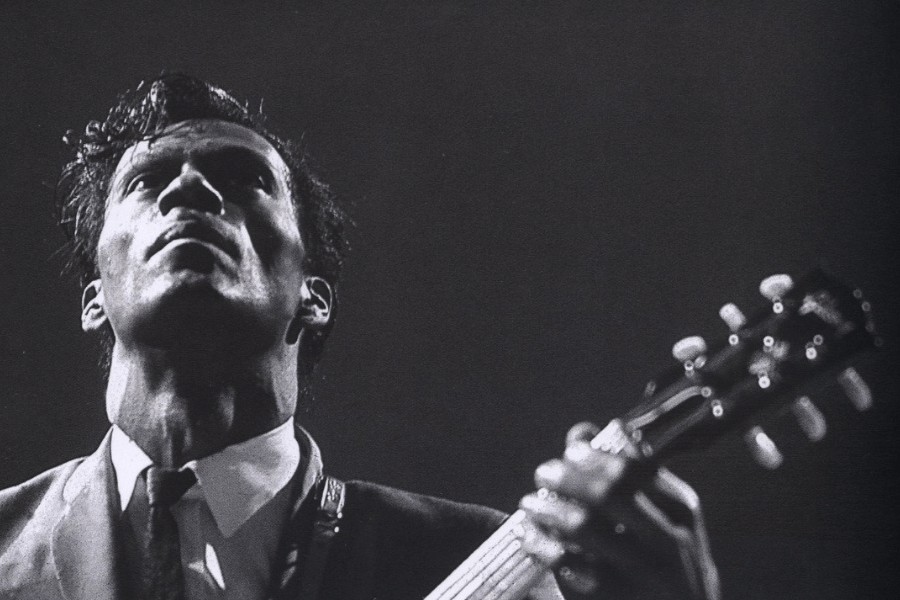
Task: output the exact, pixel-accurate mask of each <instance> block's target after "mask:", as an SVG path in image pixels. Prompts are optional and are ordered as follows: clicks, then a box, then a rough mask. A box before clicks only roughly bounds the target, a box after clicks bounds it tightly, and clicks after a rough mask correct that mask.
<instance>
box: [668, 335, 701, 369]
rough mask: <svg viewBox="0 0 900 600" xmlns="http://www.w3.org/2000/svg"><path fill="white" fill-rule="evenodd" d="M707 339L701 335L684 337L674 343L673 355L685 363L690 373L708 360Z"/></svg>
mask: <svg viewBox="0 0 900 600" xmlns="http://www.w3.org/2000/svg"><path fill="white" fill-rule="evenodd" d="M706 350H707V348H706V340H704V339H703V338H702V337H700V336H699V335H691V336H688V337H686V338H682V339H680V340H678V341H677V342H675V344H673V345H672V357H673V358H675V360H677V361H679V362H680V363H682V364H683V365H684V370H685V371H686V372H688V373H691V372H692V371H694V369H695V368H700V367H702V366H703V364H704V363H705V362H706Z"/></svg>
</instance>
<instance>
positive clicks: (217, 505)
mask: <svg viewBox="0 0 900 600" xmlns="http://www.w3.org/2000/svg"><path fill="white" fill-rule="evenodd" d="M67 140H68V143H69V144H70V146H71V147H72V148H73V149H74V151H75V159H74V160H73V161H72V162H70V163H69V164H68V165H67V166H66V168H65V169H64V171H63V175H62V177H61V180H60V184H59V188H58V194H59V200H60V208H61V211H60V214H61V223H62V225H63V227H64V229H65V231H66V233H67V235H68V238H69V248H70V251H71V263H72V266H73V268H74V269H76V270H77V271H78V272H79V274H80V277H81V282H82V285H83V289H84V296H83V303H82V304H83V306H82V326H83V329H84V330H85V331H87V332H91V333H95V334H97V335H98V336H99V337H100V340H101V346H102V348H103V361H102V362H103V364H104V366H105V368H106V369H107V372H108V385H107V391H106V407H107V414H108V416H109V420H110V422H111V423H112V429H111V430H110V433H109V434H108V435H107V436H106V438H105V439H104V441H103V442H102V444H101V445H100V448H99V449H98V450H97V451H96V452H95V453H94V454H93V455H92V456H90V457H88V458H86V459H79V460H76V461H73V462H70V463H67V464H65V465H62V466H61V467H58V468H56V469H53V470H51V471H49V472H47V473H44V474H43V475H40V476H38V477H36V478H35V479H33V480H31V481H29V482H26V483H24V484H22V485H20V486H18V487H16V488H12V489H9V490H5V491H3V492H0V516H2V518H0V598H29V599H31V598H67V599H70V600H75V599H85V600H86V599H88V598H90V599H101V598H108V599H113V598H132V597H136V598H137V597H146V598H185V599H190V600H194V599H198V598H228V599H232V598H241V599H244V598H246V599H257V598H259V599H263V598H312V597H320V598H340V599H353V598H360V599H363V598H365V599H371V598H384V599H396V600H399V599H402V598H421V597H424V596H425V595H426V594H427V593H428V592H429V591H430V590H431V589H432V588H433V587H435V586H436V585H437V584H438V583H440V581H441V580H442V579H443V578H444V577H445V576H446V575H447V574H448V573H450V571H452V570H453V567H454V566H455V565H456V564H458V563H460V562H462V561H463V560H464V559H465V557H466V556H467V555H468V554H470V553H471V552H472V551H473V550H475V548H476V547H477V546H478V545H479V544H480V543H481V541H482V540H484V539H485V538H486V537H487V536H488V535H489V534H490V533H491V531H492V530H494V529H496V528H497V526H498V525H499V524H500V522H501V520H502V515H501V514H499V513H497V512H495V511H492V510H490V509H486V508H483V507H477V506H471V505H462V504H457V503H453V502H449V501H446V500H439V499H435V498H428V497H423V496H417V495H414V494H410V493H406V492H401V491H399V490H393V489H390V488H385V487H382V486H378V485H375V484H370V483H364V482H349V483H348V484H347V485H346V487H345V488H342V486H341V485H340V484H338V483H337V482H333V481H328V480H327V479H323V473H322V461H321V458H320V456H319V452H318V449H317V448H316V445H315V443H314V442H313V441H312V440H311V438H310V437H309V436H308V434H306V433H305V432H304V431H303V430H302V429H300V428H298V427H295V425H294V422H293V417H294V412H295V409H296V406H297V401H298V395H299V394H301V393H305V391H306V390H307V389H308V384H309V381H308V379H309V378H308V376H309V374H310V372H311V371H312V368H313V367H314V365H315V363H316V361H317V359H318V357H319V355H320V354H321V352H322V349H323V346H324V342H325V339H326V338H327V336H328V333H329V331H330V329H331V327H332V325H333V323H334V317H333V315H334V309H335V305H336V301H337V291H338V279H339V275H340V269H341V264H342V261H343V254H344V249H345V244H344V241H343V222H344V221H343V215H342V213H341V211H340V210H339V209H338V207H337V205H336V204H335V202H334V199H333V198H332V196H331V194H330V192H329V190H328V188H327V187H326V186H325V185H323V184H322V183H321V182H320V181H319V180H318V179H316V178H315V177H314V176H313V175H312V173H311V172H310V170H309V168H308V166H307V163H306V161H305V158H304V156H303V155H302V153H300V152H299V151H298V150H297V149H296V148H295V147H294V146H293V145H291V144H289V143H286V142H284V141H283V140H282V139H280V138H278V137H277V136H275V135H273V134H271V133H270V132H269V131H268V130H267V129H266V128H264V127H263V126H262V124H261V117H259V116H256V115H252V114H251V113H250V112H249V111H248V110H247V109H246V107H245V106H244V105H242V104H240V103H239V102H237V101H236V100H235V99H234V98H233V97H231V96H230V95H228V94H227V93H226V92H224V91H223V90H221V89H219V88H216V87H213V86H210V85H209V84H207V83H205V82H202V81H200V80H197V79H194V78H191V77H188V76H185V75H168V76H163V77H160V78H158V79H156V80H154V81H151V82H149V83H144V84H141V85H140V86H139V87H138V88H137V89H136V90H135V91H134V92H131V93H129V94H125V95H123V96H122V97H120V100H119V103H118V105H117V106H116V107H114V108H113V109H112V110H111V111H110V113H109V115H108V117H107V118H106V120H105V121H104V122H102V123H101V122H96V121H93V122H91V123H90V124H89V125H88V127H87V129H86V131H85V133H84V134H83V135H80V136H76V135H69V136H67ZM595 434H596V430H595V429H594V428H592V427H591V426H587V425H583V426H579V427H576V428H574V429H573V430H572V432H570V438H569V444H568V449H567V451H566V455H565V457H564V458H563V459H562V460H558V461H550V462H549V463H546V464H545V465H542V466H541V467H540V468H539V469H538V471H537V474H536V480H537V483H538V485H539V486H540V487H541V488H542V490H541V491H540V492H537V493H534V494H531V495H529V496H526V497H525V498H524V499H523V501H522V507H523V509H524V510H525V511H526V513H527V514H528V515H529V516H530V519H531V523H532V524H531V525H528V526H526V527H523V528H522V529H521V531H517V532H516V535H517V536H518V537H521V538H522V539H523V541H524V549H525V551H526V552H527V553H528V555H530V556H532V557H533V560H536V561H538V563H539V564H546V565H547V566H555V567H559V569H558V572H559V579H560V583H561V587H562V588H563V589H564V590H568V591H571V592H573V593H585V594H589V593H596V594H598V597H599V594H603V593H611V592H612V593H617V594H619V597H636V598H637V597H647V594H653V597H674V598H680V597H716V596H717V594H718V592H717V583H716V577H715V568H714V566H713V565H712V562H711V560H710V559H709V555H708V550H707V547H706V539H705V533H704V531H703V526H702V521H701V519H700V514H699V508H698V506H697V502H696V498H695V497H694V496H693V493H692V491H691V490H690V488H688V487H687V486H686V485H685V484H683V483H682V482H680V480H677V479H675V478H674V477H672V476H671V475H670V474H668V473H667V472H661V473H659V474H656V475H652V474H651V475H649V476H640V475H636V474H634V473H632V469H630V468H629V467H630V463H629V461H628V460H627V459H626V458H623V455H625V454H627V452H623V453H622V455H616V456H613V455H611V454H605V453H602V452H599V451H597V450H595V449H593V447H592V446H591V445H590V444H589V440H590V439H591V438H592V437H593V436H594V435H595ZM342 489H344V490H345V491H344V492H342V491H341V490H342ZM635 490H638V491H635ZM342 494H343V495H342ZM649 496H655V497H662V498H663V499H664V500H665V498H668V499H669V500H665V503H671V501H672V499H674V500H676V501H677V506H678V507H680V509H681V510H678V509H677V508H676V510H674V511H671V510H670V511H668V512H663V511H661V510H659V509H658V508H656V505H655V504H653V503H652V502H650V501H649ZM636 498H637V499H638V501H636ZM317 507H318V508H317ZM670 514H671V515H676V514H681V518H678V519H676V518H675V517H674V516H672V517H670V516H668V515H670ZM523 556H525V555H524V554H523ZM538 579H540V578H538ZM532 593H533V594H534V595H535V596H536V597H553V596H554V595H556V594H557V593H558V592H557V590H556V589H555V585H554V583H553V581H552V579H548V578H544V579H543V580H542V582H539V583H538V585H537V586H536V587H535V589H534V590H533V592H532Z"/></svg>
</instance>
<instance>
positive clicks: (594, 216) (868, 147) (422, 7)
mask: <svg viewBox="0 0 900 600" xmlns="http://www.w3.org/2000/svg"><path fill="white" fill-rule="evenodd" d="M482 4H484V5H485V6H482ZM488 4H489V6H488ZM896 8H897V6H896V3H895V2H888V1H885V2H875V1H867V0H862V1H860V0H818V1H812V0H798V1H788V2H785V1H784V0H778V1H759V2H732V1H712V0H708V1H702V2H631V1H608V2H599V1H592V2H575V1H562V0H560V1H557V2H550V1H539V2H514V3H501V2H493V3H486V2H485V3H482V2H474V1H469V2H465V1H462V0H456V1H453V0H447V1H445V2H399V1H389V0H383V1H381V2H355V3H351V2H301V1H299V0H297V1H295V2H236V1H219V2H212V1H209V2H199V1H193V2H181V3H162V2H160V3H156V2H123V3H112V2H109V3H106V2H58V3H48V2H41V1H32V2H8V3H4V6H3V8H2V9H0V19H2V24H0V48H2V53H0V65H2V72H0V75H2V84H0V101H2V103H0V106H2V111H0V120H2V121H0V140H2V147H3V160H2V168H0V193H2V202H0V232H2V237H0V273H2V282H3V287H2V290H3V293H2V297H0V323H2V335H0V389H2V390H3V391H2V395H0V415H2V417H0V485H2V486H5V485H11V484H14V483H16V482H18V481H21V480H23V479H25V478H27V477H29V476H31V475H33V474H35V473H37V472H39V471H40V470H43V469H45V468H48V467H50V466H52V465H54V464H57V463H59V462H62V461H63V460H67V459H69V458H71V457H74V456H77V455H80V454H85V453H88V452H90V451H92V450H93V448H94V447H95V446H96V444H97V442H98V441H99V439H100V437H101V436H102V434H103V432H104V430H105V428H106V420H105V416H104V411H103V403H102V384H101V381H100V377H99V376H98V373H97V370H96V369H95V368H94V361H95V359H94V353H93V347H92V345H91V343H90V342H89V340H87V339H85V337H84V336H83V335H82V334H81V333H80V329H79V319H78V313H79V299H80V293H79V290H77V289H75V287H74V286H73V285H72V284H71V283H70V282H65V281H61V280H60V279H59V271H60V267H61V264H62V261H61V260H60V258H59V257H58V256H55V255H54V252H55V250H56V249H57V248H58V246H59V245H60V243H61V237H60V235H59V234H58V233H57V231H56V229H55V226H54V224H53V218H52V208H51V196H52V185H53V182H54V181H55V177H56V174H57V172H58V168H59V166H60V164H61V162H62V159H63V158H64V154H63V152H62V145H61V143H60V141H59V140H60V136H61V134H62V133H63V132H64V130H65V129H66V128H68V127H81V126H83V124H84V123H85V122H86V121H87V120H88V119H89V118H93V117H101V116H103V114H104V111H105V108H106V107H107V106H108V105H109V104H110V102H111V101H112V99H113V98H114V97H115V94H116V93H117V92H118V91H120V90H121V89H123V88H124V87H128V86H132V85H134V84H135V83H136V82H137V81H138V80H140V79H141V78H143V77H148V76H152V75H155V74H157V73H159V72H160V71H161V70H163V69H168V70H185V71H189V72H192V73H195V74H198V75H200V76H203V77H206V78H209V79H211V80H212V81H214V82H217V83H219V84H220V85H222V86H224V87H226V88H229V89H232V90H234V91H236V92H237V93H238V94H239V95H244V96H247V97H248V98H249V99H250V100H251V101H252V102H253V103H257V102H259V101H260V100H261V99H264V105H265V107H266V109H267V111H268V112H269V113H270V115H271V121H272V123H273V124H276V125H278V126H280V128H281V129H282V130H284V131H285V132H286V133H288V134H289V135H291V136H295V137H298V136H301V135H302V136H304V139H305V140H306V142H307V144H308V146H309V147H310V148H311V149H312V151H313V152H314V153H315V155H316V156H317V157H318V161H319V163H320V164H321V166H322V171H323V173H324V174H325V176H326V178H327V179H328V180H330V181H331V182H332V184H333V186H334V187H335V188H336V190H337V191H338V192H339V193H340V195H341V196H342V197H343V198H345V199H346V201H347V202H348V203H349V204H350V205H351V210H352V213H353V215H354V217H355V219H356V221H357V223H358V228H357V231H356V233H355V234H354V246H355V249H354V252H353V255H352V259H351V262H350V265H349V268H348V272H347V279H346V282H345V284H344V286H343V289H342V292H343V299H344V302H343V305H342V306H341V309H340V314H339V322H338V326H337V328H336V330H335V333H334V335H333V338H332V341H331V344H330V345H331V347H330V349H329V351H328V353H327V355H326V359H325V361H324V363H323V364H322V366H321V369H320V371H319V374H320V377H319V381H318V384H317V397H316V400H315V402H314V404H313V405H312V406H311V407H307V409H306V410H305V411H304V412H303V413H302V414H301V415H300V418H301V421H302V422H303V423H304V424H306V425H307V426H308V427H309V428H310V429H311V430H312V431H313V433H314V435H316V437H317V439H318V440H319V442H320V444H321V445H322V447H323V450H324V453H325V456H326V461H327V464H328V466H329V468H330V470H331V471H332V472H333V473H334V474H336V475H338V476H341V477H345V478H367V479H373V480H376V481H380V482H383V483H387V484H392V485H396V486H401V487H405V488H409V489H413V490H417V491H421V492H425V493H431V494H437V495H443V496H448V497H452V498H456V499H460V500H468V501H477V502H484V503H487V504H491V505H494V506H497V507H500V508H505V509H512V508H514V506H515V503H516V501H517V498H518V497H519V496H520V495H521V494H522V493H523V492H524V491H526V490H527V489H528V488H529V487H530V485H531V484H530V478H531V471H532V469H533V468H534V466H536V465H537V464H538V463H539V462H541V461H542V460H544V459H546V458H548V457H550V456H553V455H556V454H558V453H559V452H560V450H561V448H562V436H563V434H564V432H565V430H566V428H567V427H568V426H569V425H571V424H572V423H574V422H576V421H579V420H582V419H585V418H592V419H595V420H598V421H601V422H602V421H605V420H608V419H609V418H612V417H613V416H615V415H616V414H617V413H620V412H622V411H623V410H625V409H626V408H627V407H629V406H630V405H631V404H632V403H633V402H634V401H635V400H636V398H637V395H638V392H639V391H640V390H641V389H642V387H643V382H644V381H645V380H646V379H647V378H649V377H650V376H652V375H653V373H654V372H655V371H656V370H658V369H660V368H663V367H666V366H668V365H669V364H670V362H671V359H670V358H669V357H668V351H669V348H670V345H671V343H672V342H673V341H674V340H676V339H678V338H679V337H681V336H684V335H688V334H693V333H700V334H705V335H713V334H721V333H722V331H723V326H722V325H721V324H720V323H718V322H717V316H716V310H717V308H718V307H719V306H720V305H721V304H722V303H724V302H726V301H736V302H739V303H741V304H742V305H744V306H747V305H752V304H753V303H755V302H757V300H756V293H755V287H756V283H757V282H758V280H759V279H760V278H761V277H763V276H765V275H768V274H770V273H773V272H780V271H788V272H798V271H802V270H803V269H804V268H806V267H809V266H812V265H820V266H825V267H827V268H828V269H829V270H831V271H832V272H834V273H836V274H838V275H840V276H843V277H846V278H849V279H850V280H852V281H853V282H855V283H857V284H859V285H860V286H862V287H863V288H864V289H865V290H866V291H867V293H868V295H869V296H870V297H871V299H872V300H873V303H874V305H875V307H876V312H877V315H878V317H879V321H880V324H881V329H882V332H883V333H884V335H885V337H886V339H887V341H888V347H889V350H888V351H887V352H886V353H884V355H883V356H881V357H880V358H879V359H878V360H874V361H871V360H870V361H867V362H866V363H864V364H862V365H861V366H860V369H861V371H862V372H864V373H865V374H866V375H867V377H869V380H870V383H871V384H872V386H873V388H874V390H875V393H876V399H877V401H878V405H877V407H876V408H875V409H873V410H872V411H871V412H869V413H867V414H864V415H859V416H854V415H853V414H852V411H851V410H850V409H849V408H847V407H846V403H845V402H844V399H843V398H842V396H841V393H840V391H839V389H838V388H837V386H836V385H834V384H831V385H826V386H825V387H824V389H823V390H822V391H821V392H819V394H818V395H817V398H819V399H820V400H822V401H824V402H827V403H829V404H830V406H831V407H832V408H829V409H828V410H829V412H830V414H834V415H836V418H835V419H833V421H832V428H831V433H832V435H831V436H829V438H828V439H827V440H826V441H823V442H821V443H820V444H819V445H817V446H815V447H808V446H801V445H799V444H795V443H789V444H788V447H789V448H791V449H792V451H791V452H789V453H788V456H787V461H786V465H785V467H784V468H783V469H781V470H779V471H776V472H771V473H770V472H764V471H762V470H761V469H759V468H757V467H755V466H754V465H753V464H752V463H751V461H750V459H749V458H748V456H747V454H746V452H744V451H743V448H742V445H741V443H740V440H739V438H737V437H735V438H734V439H726V440H724V441H722V442H720V443H718V444H716V445H715V446H714V447H713V448H711V449H710V450H709V451H708V452H705V453H703V454H701V455H699V456H695V457H693V458H686V459H679V460H678V461H676V463H675V464H674V465H673V466H674V468H675V469H676V470H677V471H678V472H679V473H680V474H682V475H683V476H684V477H685V478H687V479H689V480H690V481H691V482H693V483H694V484H695V486H696V488H697V489H698V491H699V492H700V493H701V496H702V498H703V499H704V501H705V505H706V509H707V512H708V518H709V528H710V531H711V535H712V538H713V544H714V547H715V549H716V554H717V559H718V562H719V564H720V567H721V572H722V577H723V579H724V585H725V590H726V594H727V597H729V598H746V599H749V598H875V597H893V594H891V591H892V590H894V589H895V588H896V586H897V583H898V578H897V575H896V566H895V565H896V561H895V560H894V553H895V551H896V545H897V544H896V540H897V531H898V529H897V509H896V508H895V503H896V501H897V499H898V495H900V493H898V485H897V476H896V473H895V466H896V460H897V449H898V448H897V442H896V441H895V440H896V438H897V437H898V436H897V434H896V431H895V430H896V427H897V425H898V411H897V407H896V400H897V393H898V387H900V386H898V378H897V376H896V364H897V362H896V357H897V356H896V351H895V347H896V341H897V334H898V320H897V315H898V304H900V303H898V300H897V298H896V297H895V296H894V294H895V293H896V291H897V283H898V279H897V274H896V266H895V264H894V263H895V262H896V259H897V248H898V244H897V227H896V218H897V212H898V208H897V192H898V184H900V177H898V167H900V161H898V158H900V156H898V154H900V153H898V136H897V134H898V127H897V125H898V108H900V107H898V61H897V58H898V52H897V50H898V48H897V41H896V39H895V38H894V36H893V34H894V33H895V29H896V25H897V16H898V14H897V10H896ZM894 593H895V592H894Z"/></svg>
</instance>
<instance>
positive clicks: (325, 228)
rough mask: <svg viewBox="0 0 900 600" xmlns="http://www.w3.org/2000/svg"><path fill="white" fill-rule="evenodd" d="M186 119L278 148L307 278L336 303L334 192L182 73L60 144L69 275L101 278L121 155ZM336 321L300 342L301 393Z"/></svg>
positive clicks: (132, 94) (339, 233)
mask: <svg viewBox="0 0 900 600" xmlns="http://www.w3.org/2000/svg"><path fill="white" fill-rule="evenodd" d="M191 119H217V120H221V121H229V122H233V123H237V124H239V125H242V126H244V127H247V128H248V129H251V130H252V131H254V132H256V133H258V134H259V135H261V136H262V137H263V138H265V139H266V140H267V141H268V142H269V143H270V144H272V146H273V147H274V148H275V149H276V150H277V151H278V153H279V154H280V155H281V157H282V159H283V160H284V162H285V164H286V165H287V166H288V169H289V172H290V181H289V185H290V189H291V195H292V200H293V202H294V205H295V207H296V208H297V210H296V211H295V212H296V214H297V221H298V223H297V224H298V227H299V229H300V234H301V237H302V239H303V241H304V244H305V246H306V249H307V256H306V264H304V265H302V267H303V268H304V269H305V270H306V272H307V273H310V274H312V275H316V276H318V277H322V278H323V279H325V280H326V281H328V282H329V284H331V286H332V289H333V290H334V294H335V303H336V300H337V287H338V286H337V284H338V280H339V278H340V272H341V268H342V267H343V264H344V260H345V254H346V251H347V242H346V238H345V229H346V226H347V223H348V219H347V216H346V213H345V212H344V211H343V210H342V209H341V208H340V207H339V206H338V204H337V202H336V199H335V196H334V194H333V193H332V191H331V189H330V188H329V187H328V186H327V185H326V184H325V183H323V182H322V181H321V180H320V179H319V178H318V177H317V176H316V175H315V174H314V173H313V171H312V169H311V166H310V159H309V156H308V155H307V153H306V152H305V151H304V150H302V149H301V148H300V146H299V145H298V144H296V143H294V142H290V141H287V140H284V139H282V138H281V137H278V136H277V135H275V134H274V133H272V132H271V131H270V130H269V129H268V128H267V127H265V126H264V121H265V117H264V116H263V114H262V112H261V111H258V112H251V111H250V110H249V109H248V107H247V104H246V103H241V102H239V101H238V100H237V99H236V98H234V96H232V95H231V94H229V93H228V92H226V91H225V90H223V89H221V88H219V87H216V86H213V85H211V84H209V83H207V82H205V81H203V80H200V79H197V78H195V77H192V76H189V75H186V74H183V73H171V74H164V75H162V76H160V77H157V78H155V79H153V80H150V81H142V82H141V83H140V84H139V85H138V86H137V87H136V88H134V89H133V90H129V91H126V92H125V93H123V94H121V95H119V97H118V101H117V103H116V105H115V106H113V107H112V108H111V109H110V111H109V114H108V115H107V117H106V119H105V120H103V121H98V120H94V121H90V122H89V123H88V124H87V127H86V128H85V130H84V133H82V134H78V133H77V132H75V131H74V130H70V131H68V132H67V133H66V135H65V136H64V137H63V141H64V142H65V144H66V145H67V146H68V147H69V149H70V150H71V151H72V152H73V154H74V158H73V159H72V160H71V161H70V162H69V163H67V164H66V165H65V166H64V167H63V170H62V173H61V175H60V178H59V182H58V183H57V187H56V203H57V211H58V221H59V225H60V226H61V227H62V229H63V232H64V233H65V236H66V240H67V243H66V246H65V247H64V251H65V253H66V254H67V265H66V270H67V271H68V272H70V273H72V274H73V275H75V276H76V277H77V279H78V281H79V283H80V285H81V287H82V288H84V287H85V286H86V285H87V284H88V283H89V282H91V281H93V280H95V279H97V278H98V277H99V271H98V268H97V242H98V239H99V237H100V231H101V230H102V229H103V220H104V215H105V211H106V202H107V197H108V195H109V185H110V180H111V179H112V175H113V172H114V171H115V169H116V166H117V165H118V163H119V160H120V159H121V157H122V155H123V154H124V152H125V151H126V150H127V149H128V148H129V147H131V146H133V145H134V144H136V143H138V142H140V141H142V140H152V139H155V138H157V137H159V136H160V135H161V134H162V133H163V131H164V130H165V129H166V128H167V127H168V126H169V125H172V124H174V123H179V122H182V121H187V120H191ZM333 323H334V319H333V318H332V320H331V322H330V323H329V325H328V326H327V327H326V328H325V329H324V330H322V331H320V332H318V333H317V334H316V335H304V336H302V337H301V347H300V364H299V365H298V368H302V371H301V372H300V375H301V386H302V387H301V392H307V391H308V390H307V386H308V382H309V376H310V374H311V373H312V369H313V368H314V366H315V364H316V363H317V362H318V360H319V358H320V356H321V354H322V352H323V350H324V346H325V340H326V338H327V337H328V334H329V333H330V331H331V327H332V325H333ZM113 344H114V336H113V333H112V329H111V328H109V327H106V328H104V331H103V332H101V336H100V347H101V358H100V365H101V368H103V370H104V373H105V374H107V375H108V373H109V366H110V359H111V355H112V347H113Z"/></svg>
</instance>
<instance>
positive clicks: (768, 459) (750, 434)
mask: <svg viewBox="0 0 900 600" xmlns="http://www.w3.org/2000/svg"><path fill="white" fill-rule="evenodd" d="M744 442H745V443H746V444H747V448H749V449H750V455H751V456H752V457H753V460H755V461H756V462H757V463H758V464H759V465H760V466H762V467H765V468H766V469H770V470H774V469H777V468H778V467H780V466H781V463H783V462H784V455H783V454H782V453H781V450H779V449H778V446H776V445H775V442H773V441H772V438H770V437H769V435H768V434H767V433H766V432H765V431H763V429H762V427H760V426H758V425H757V426H754V427H751V428H750V430H749V431H747V433H745V434H744Z"/></svg>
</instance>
